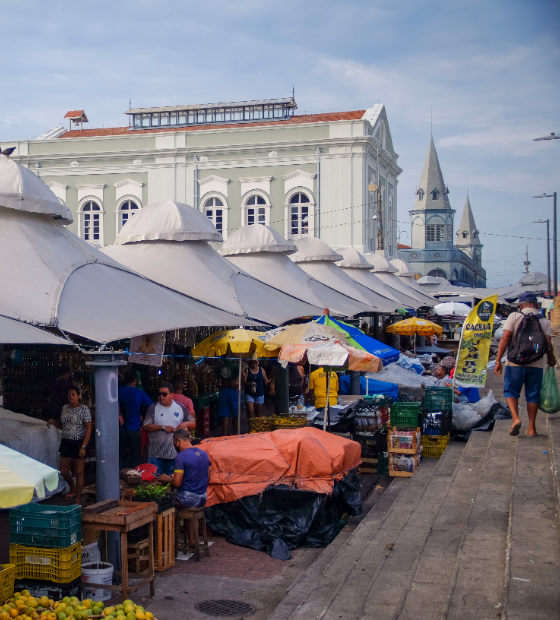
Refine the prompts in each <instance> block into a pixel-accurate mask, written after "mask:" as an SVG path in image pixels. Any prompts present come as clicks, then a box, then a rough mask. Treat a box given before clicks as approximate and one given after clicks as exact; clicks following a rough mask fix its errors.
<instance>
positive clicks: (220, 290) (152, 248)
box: [102, 201, 323, 325]
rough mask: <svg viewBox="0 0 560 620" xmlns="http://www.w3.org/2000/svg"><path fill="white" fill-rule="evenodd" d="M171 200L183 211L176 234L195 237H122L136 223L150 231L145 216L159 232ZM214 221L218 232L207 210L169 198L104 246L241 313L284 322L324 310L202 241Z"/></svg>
mask: <svg viewBox="0 0 560 620" xmlns="http://www.w3.org/2000/svg"><path fill="white" fill-rule="evenodd" d="M170 204H171V205H175V211H177V212H178V213H179V214H180V215H181V217H180V218H179V219H178V221H177V223H176V226H177V227H176V228H175V234H177V235H178V238H179V239H181V238H183V237H184V238H185V239H188V238H189V236H192V238H193V239H194V240H192V241H189V240H183V241H162V240H159V241H141V242H136V243H130V242H127V241H125V242H123V241H122V240H123V239H128V238H129V237H130V234H129V226H132V224H134V226H135V230H137V231H139V234H140V233H141V232H142V231H143V230H144V220H146V221H147V222H148V223H149V225H150V226H155V227H156V228H155V232H156V233H157V232H158V229H157V222H158V221H159V217H158V214H159V212H160V211H163V214H164V216H165V214H166V213H167V212H168V210H169V209H170V207H169V205H170ZM208 225H209V226H211V227H212V229H213V230H214V232H215V233H216V232H217V231H216V229H215V228H214V226H213V224H212V223H211V222H210V220H208V218H207V217H206V216H205V215H203V214H202V213H200V212H199V211H196V210H195V209H193V208H192V207H189V206H187V205H183V204H181V203H171V202H169V201H168V202H165V203H156V204H153V205H148V206H147V207H144V208H143V209H142V210H141V211H140V212H139V213H138V214H137V215H135V216H134V217H133V218H132V220H129V221H128V222H127V223H126V224H125V225H124V226H123V228H122V230H121V232H120V234H119V235H118V237H117V243H118V244H119V245H114V246H109V247H107V248H104V249H103V250H102V252H103V253H104V254H105V255H106V256H109V257H110V258H112V259H114V260H116V261H118V262H119V263H122V264H123V265H126V266H127V267H129V268H131V269H134V270H135V271H137V272H139V273H141V274H142V275H144V276H145V277H147V278H150V280H153V281H155V282H158V283H160V284H163V285H165V286H167V287H169V288H170V289H174V290H176V291H179V292H181V293H184V294H186V295H189V296H191V297H194V298H195V299H199V300H201V301H203V302H205V303H208V304H212V305H215V306H217V307H219V308H222V309H223V310H226V311H228V312H231V313H235V314H237V315H239V316H240V317H250V318H253V319H257V320H259V321H265V322H267V323H271V324H273V325H278V324H280V323H283V322H285V321H288V320H290V319H294V318H297V317H300V316H308V315H312V314H316V313H317V312H318V307H316V306H315V305H310V304H309V302H308V300H307V299H305V298H303V297H299V296H298V295H297V294H296V293H295V292H293V291H287V292H288V293H289V294H286V293H285V292H283V289H282V287H281V286H278V284H279V282H278V281H277V279H276V278H274V279H272V281H271V285H268V284H267V283H264V282H262V281H260V279H256V278H255V277H253V276H252V275H251V274H248V273H245V272H244V271H242V270H241V269H239V268H238V267H236V266H235V265H232V264H231V263H230V262H229V261H228V260H226V259H225V258H224V257H223V256H221V255H220V254H219V253H218V252H216V250H214V249H213V248H212V247H211V246H210V245H209V244H208V243H207V242H206V241H205V240H196V239H197V238H200V239H202V238H203V235H204V234H205V231H206V229H207V227H208ZM181 226H182V228H181ZM251 228H256V227H251ZM258 228H261V227H258ZM262 228H264V227H262ZM234 234H235V233H234ZM281 239H282V240H283V238H281ZM283 241H284V243H286V241H285V240H283ZM292 247H293V246H292ZM311 303H313V302H311ZM322 308H323V306H320V309H321V310H322Z"/></svg>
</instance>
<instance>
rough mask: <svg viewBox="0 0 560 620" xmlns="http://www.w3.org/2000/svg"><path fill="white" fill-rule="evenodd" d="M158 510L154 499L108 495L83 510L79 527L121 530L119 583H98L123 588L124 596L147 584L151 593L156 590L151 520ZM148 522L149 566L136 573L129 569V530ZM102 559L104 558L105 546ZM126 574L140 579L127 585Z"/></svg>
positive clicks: (112, 587)
mask: <svg viewBox="0 0 560 620" xmlns="http://www.w3.org/2000/svg"><path fill="white" fill-rule="evenodd" d="M157 511H158V507H157V504H156V503H155V502H145V503H141V504H140V505H139V502H128V501H125V500H116V499H108V500H105V501H104V502H99V503H98V504H93V505H92V506H88V507H86V508H84V509H83V510H82V528H83V529H85V530H104V531H109V532H120V534H121V567H122V570H121V571H120V572H119V571H115V572H116V574H120V575H121V579H122V585H121V586H113V585H110V586H109V585H105V584H103V585H102V586H99V587H100V588H103V589H104V590H111V591H112V592H122V596H123V599H127V598H129V596H130V593H132V592H134V591H135V590H138V589H139V588H141V587H143V586H145V585H147V584H148V583H149V584H150V596H154V594H155V585H154V580H155V572H154V520H155V519H156V513H157ZM146 524H148V541H149V545H148V554H149V566H148V572H147V574H137V573H129V572H128V532H130V531H131V530H135V529H136V528H139V527H141V526H142V525H146ZM103 555H104V558H103V559H104V561H107V553H106V550H105V553H104V554H103ZM129 577H133V578H138V579H140V581H138V583H135V584H134V585H132V586H131V585H129V583H128V579H129Z"/></svg>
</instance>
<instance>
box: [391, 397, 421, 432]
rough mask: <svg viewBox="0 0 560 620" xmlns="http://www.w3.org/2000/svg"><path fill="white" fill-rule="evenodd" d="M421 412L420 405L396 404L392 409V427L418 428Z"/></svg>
mask: <svg viewBox="0 0 560 620" xmlns="http://www.w3.org/2000/svg"><path fill="white" fill-rule="evenodd" d="M421 412H422V406H421V404H420V403H395V404H394V405H393V406H392V407H391V416H390V417H391V426H396V427H397V428H417V427H418V420H419V416H420V414H421Z"/></svg>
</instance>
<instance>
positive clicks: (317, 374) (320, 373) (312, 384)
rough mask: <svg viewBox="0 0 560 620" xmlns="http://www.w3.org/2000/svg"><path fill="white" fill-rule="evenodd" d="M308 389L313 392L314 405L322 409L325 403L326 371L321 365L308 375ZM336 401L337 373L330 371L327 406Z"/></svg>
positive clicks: (334, 403)
mask: <svg viewBox="0 0 560 620" xmlns="http://www.w3.org/2000/svg"><path fill="white" fill-rule="evenodd" d="M309 389H310V390H313V392H314V394H315V407H316V408H317V409H322V408H323V407H324V406H325V405H326V404H327V373H326V372H325V369H324V368H323V367H321V368H317V370H315V371H314V372H312V373H311V375H310V376H309ZM337 403H338V375H337V374H336V372H332V371H331V384H330V390H329V406H332V405H336V404H337Z"/></svg>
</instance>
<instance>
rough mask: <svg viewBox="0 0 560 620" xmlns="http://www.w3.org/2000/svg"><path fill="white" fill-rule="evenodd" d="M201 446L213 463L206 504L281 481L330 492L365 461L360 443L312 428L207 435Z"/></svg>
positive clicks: (254, 493)
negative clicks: (361, 458)
mask: <svg viewBox="0 0 560 620" xmlns="http://www.w3.org/2000/svg"><path fill="white" fill-rule="evenodd" d="M199 447H200V448H202V449H203V450H204V451H205V452H206V453H207V454H208V456H209V458H210V463H211V466H210V480H209V484H208V500H207V501H206V506H213V505H214V504H221V503H223V502H233V501H234V500H236V499H240V498H242V497H247V496H249V495H258V494H259V493H262V492H263V491H264V490H265V489H266V488H267V487H268V486H270V485H277V484H286V485H290V486H293V487H295V488H298V489H303V490H306V491H314V492H316V493H324V494H327V495H329V494H330V493H332V490H333V484H334V481H335V480H340V478H342V477H343V476H344V475H345V474H346V473H347V472H348V471H350V470H351V469H353V468H354V467H358V465H359V464H360V463H361V460H360V456H361V446H360V444H359V443H356V442H355V441H350V440H349V439H344V438H343V437H339V436H338V435H332V434H331V433H325V432H323V431H321V430H319V429H317V428H313V427H306V428H298V429H293V430H278V431H274V432H272V433H254V434H252V435H241V436H239V437H237V436H233V437H219V438H216V439H207V440H205V441H203V442H202V443H201V444H199Z"/></svg>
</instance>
